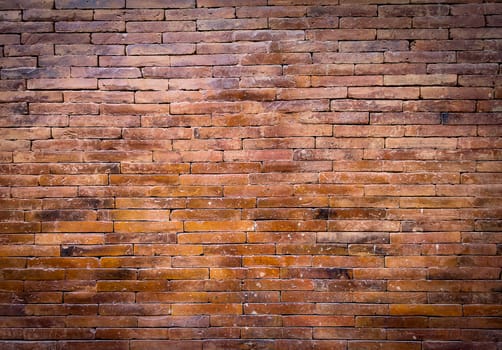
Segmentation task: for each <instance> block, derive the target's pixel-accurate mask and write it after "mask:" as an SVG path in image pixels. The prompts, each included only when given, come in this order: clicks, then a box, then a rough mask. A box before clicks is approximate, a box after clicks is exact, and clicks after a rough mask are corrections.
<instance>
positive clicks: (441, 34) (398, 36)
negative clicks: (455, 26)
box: [377, 28, 449, 40]
mask: <svg viewBox="0 0 502 350" xmlns="http://www.w3.org/2000/svg"><path fill="white" fill-rule="evenodd" d="M377 39H379V40H420V39H422V40H447V39H449V36H448V29H441V28H434V29H405V28H403V29H378V30H377Z"/></svg>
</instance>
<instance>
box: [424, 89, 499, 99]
mask: <svg viewBox="0 0 502 350" xmlns="http://www.w3.org/2000/svg"><path fill="white" fill-rule="evenodd" d="M420 95H421V97H422V98H425V99H438V98H441V99H490V98H492V89H489V88H453V87H448V88H442V87H422V88H420Z"/></svg>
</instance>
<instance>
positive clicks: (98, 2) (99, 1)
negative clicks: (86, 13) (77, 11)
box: [56, 0, 125, 9]
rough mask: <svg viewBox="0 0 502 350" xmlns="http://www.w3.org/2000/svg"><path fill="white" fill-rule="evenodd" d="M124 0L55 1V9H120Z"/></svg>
mask: <svg viewBox="0 0 502 350" xmlns="http://www.w3.org/2000/svg"><path fill="white" fill-rule="evenodd" d="M124 1H125V0H111V1H103V0H85V1H82V0H56V8H57V9H65V8H70V9H71V8H91V9H93V8H122V7H124V4H125V3H124Z"/></svg>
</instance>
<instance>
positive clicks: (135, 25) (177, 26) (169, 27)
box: [126, 21, 196, 33]
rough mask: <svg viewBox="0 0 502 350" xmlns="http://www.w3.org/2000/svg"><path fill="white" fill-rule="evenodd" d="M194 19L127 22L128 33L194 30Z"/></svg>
mask: <svg viewBox="0 0 502 350" xmlns="http://www.w3.org/2000/svg"><path fill="white" fill-rule="evenodd" d="M195 26H196V23H195V21H169V22H166V21H150V22H127V23H126V31H127V32H128V33H151V32H156V33H162V32H191V31H195Z"/></svg>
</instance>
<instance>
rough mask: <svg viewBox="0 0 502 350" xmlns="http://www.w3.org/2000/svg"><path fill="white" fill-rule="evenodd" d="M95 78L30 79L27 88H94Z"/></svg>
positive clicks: (95, 85)
mask: <svg viewBox="0 0 502 350" xmlns="http://www.w3.org/2000/svg"><path fill="white" fill-rule="evenodd" d="M96 88H97V80H96V79H86V78H74V79H30V80H28V89H38V90H43V89H57V90H65V89H96Z"/></svg>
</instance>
